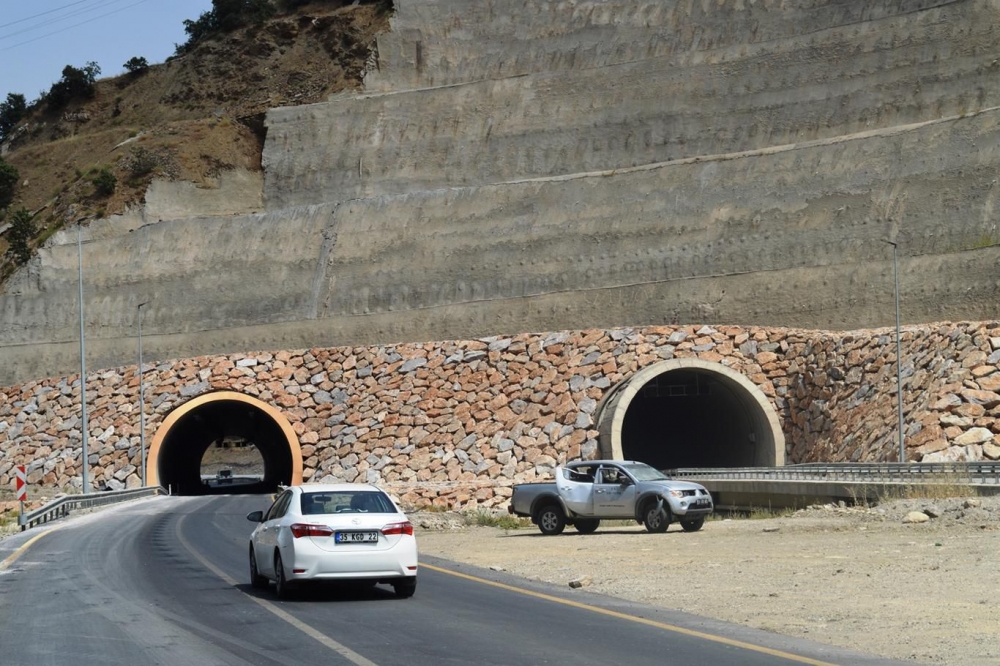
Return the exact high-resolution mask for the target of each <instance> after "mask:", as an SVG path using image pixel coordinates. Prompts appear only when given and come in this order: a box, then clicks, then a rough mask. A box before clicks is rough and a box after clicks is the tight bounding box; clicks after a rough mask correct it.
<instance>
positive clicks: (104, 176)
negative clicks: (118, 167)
mask: <svg viewBox="0 0 1000 666" xmlns="http://www.w3.org/2000/svg"><path fill="white" fill-rule="evenodd" d="M93 183H94V189H95V190H96V192H97V193H98V194H99V195H101V196H102V197H109V196H111V195H112V194H114V193H115V187H116V186H117V185H118V179H116V178H115V174H113V173H111V169H109V168H108V167H104V168H103V169H101V170H100V172H98V174H97V175H96V176H94V180H93Z"/></svg>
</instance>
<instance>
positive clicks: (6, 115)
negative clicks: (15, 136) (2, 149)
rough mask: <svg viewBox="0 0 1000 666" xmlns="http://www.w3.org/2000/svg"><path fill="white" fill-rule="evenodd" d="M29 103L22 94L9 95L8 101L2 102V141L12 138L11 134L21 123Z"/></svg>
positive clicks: (0, 134) (0, 117) (0, 135)
mask: <svg viewBox="0 0 1000 666" xmlns="http://www.w3.org/2000/svg"><path fill="white" fill-rule="evenodd" d="M27 110H28V103H27V102H26V101H25V99H24V95H22V94H20V93H7V99H6V101H3V102H0V141H3V140H5V139H6V138H7V137H8V136H10V132H11V130H12V129H14V127H15V126H16V125H17V124H18V123H19V122H21V118H23V117H24V112H25V111H27Z"/></svg>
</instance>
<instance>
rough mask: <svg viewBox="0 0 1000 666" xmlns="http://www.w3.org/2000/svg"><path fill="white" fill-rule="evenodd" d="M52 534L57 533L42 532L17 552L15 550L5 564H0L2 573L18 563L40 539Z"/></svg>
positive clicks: (53, 530)
mask: <svg viewBox="0 0 1000 666" xmlns="http://www.w3.org/2000/svg"><path fill="white" fill-rule="evenodd" d="M52 532H55V529H51V530H46V531H44V532H42V533H41V534H36V535H35V536H33V537H31V538H30V539H28V540H27V541H25V542H24V544H23V545H22V546H21V547H20V548H18V549H17V550H15V551H14V552H13V553H11V555H9V556H8V557H7V559H6V560H4V561H3V562H0V571H3V570H4V569H6V568H7V567H9V566H10V565H12V564H14V562H16V561H17V558H19V557H21V556H22V555H24V553H25V551H26V550H28V549H29V548H31V546H32V545H33V544H34V543H35V542H36V541H38V540H39V539H41V538H42V537H43V536H45V535H46V534H51V533H52Z"/></svg>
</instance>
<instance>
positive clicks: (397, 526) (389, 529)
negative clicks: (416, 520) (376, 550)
mask: <svg viewBox="0 0 1000 666" xmlns="http://www.w3.org/2000/svg"><path fill="white" fill-rule="evenodd" d="M382 534H384V535H386V536H389V535H390V534H408V535H410V536H413V523H411V522H410V521H406V522H405V523H392V524H391V525H386V526H385V527H383V528H382Z"/></svg>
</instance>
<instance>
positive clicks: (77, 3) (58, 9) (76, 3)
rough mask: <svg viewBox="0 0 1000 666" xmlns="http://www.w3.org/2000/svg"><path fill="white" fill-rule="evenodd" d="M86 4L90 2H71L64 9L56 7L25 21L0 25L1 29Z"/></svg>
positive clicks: (84, 0) (86, 0)
mask: <svg viewBox="0 0 1000 666" xmlns="http://www.w3.org/2000/svg"><path fill="white" fill-rule="evenodd" d="M85 2H90V0H77V1H76V2H71V3H69V4H68V5H63V6H62V7H56V8H55V9H50V10H49V11H47V12H41V13H39V14H35V15H34V16H28V17H25V18H23V19H17V20H16V21H11V22H10V23H0V28H6V27H7V26H11V25H16V24H18V23H24V22H25V21H30V20H31V19H34V18H38V17H39V16H45V15H46V14H52V13H54V12H59V11H62V10H64V9H66V8H67V7H72V6H73V5H82V4H83V3H85Z"/></svg>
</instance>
